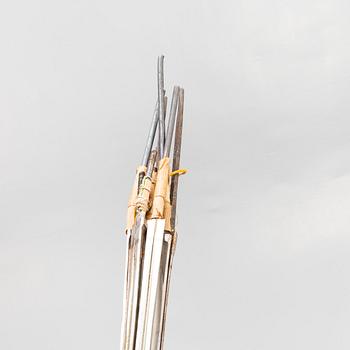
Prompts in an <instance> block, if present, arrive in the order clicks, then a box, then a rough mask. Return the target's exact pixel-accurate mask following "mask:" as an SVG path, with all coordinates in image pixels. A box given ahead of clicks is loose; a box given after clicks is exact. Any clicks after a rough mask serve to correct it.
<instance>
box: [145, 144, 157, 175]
mask: <svg viewBox="0 0 350 350" xmlns="http://www.w3.org/2000/svg"><path fill="white" fill-rule="evenodd" d="M156 159H157V150H153V151H152V152H151V156H150V157H149V162H148V166H147V173H146V176H147V177H152V173H153V169H154V165H155V163H156Z"/></svg>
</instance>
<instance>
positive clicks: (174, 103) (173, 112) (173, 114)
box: [164, 86, 179, 157]
mask: <svg viewBox="0 0 350 350" xmlns="http://www.w3.org/2000/svg"><path fill="white" fill-rule="evenodd" d="M178 101H179V87H178V86H175V87H174V90H173V96H172V98H171V107H170V113H169V122H168V129H167V135H166V139H165V146H164V156H165V157H169V155H170V148H171V141H172V139H173V134H174V126H175V120H176V110H177V104H178Z"/></svg>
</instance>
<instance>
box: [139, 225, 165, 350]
mask: <svg viewBox="0 0 350 350" xmlns="http://www.w3.org/2000/svg"><path fill="white" fill-rule="evenodd" d="M154 221H155V231H154V232H155V233H154V243H153V252H152V263H151V273H150V284H149V297H148V298H149V299H148V310H147V322H146V330H145V347H144V350H151V344H152V335H153V320H154V315H155V306H156V300H157V299H156V298H157V287H158V281H159V268H160V261H161V255H162V247H163V234H164V227H165V220H164V219H154Z"/></svg>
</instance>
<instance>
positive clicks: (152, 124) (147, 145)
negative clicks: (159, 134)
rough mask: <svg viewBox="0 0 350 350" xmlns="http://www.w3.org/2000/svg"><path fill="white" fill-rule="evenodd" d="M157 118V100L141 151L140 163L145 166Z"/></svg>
mask: <svg viewBox="0 0 350 350" xmlns="http://www.w3.org/2000/svg"><path fill="white" fill-rule="evenodd" d="M158 119H159V108H158V101H157V103H156V107H155V109H154V113H153V118H152V123H151V127H150V129H149V133H148V137H147V142H146V147H145V151H144V152H143V157H142V162H141V165H144V166H147V163H148V159H149V155H150V153H151V149H152V146H153V142H154V137H155V135H156V130H157V124H158Z"/></svg>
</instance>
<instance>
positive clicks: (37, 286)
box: [0, 0, 350, 350]
mask: <svg viewBox="0 0 350 350" xmlns="http://www.w3.org/2000/svg"><path fill="white" fill-rule="evenodd" d="M349 11H350V6H349V2H348V1H338V0H319V1H305V0H304V1H298V0H297V1H272V0H266V1H258V0H253V1H252V0H250V1H244V0H237V1H216V2H213V1H184V0H181V1H174V2H165V1H159V2H153V1H151V2H149V1H147V2H146V1H145V2H126V1H123V2H118V1H117V0H113V1H112V0H106V1H92V0H88V1H86V0H85V1H79V0H73V1H72V0H63V1H46V0H45V1H44V0H42V1H40V0H32V1H24V0H17V1H11V2H10V1H8V2H5V3H2V5H1V11H0V13H1V14H0V37H1V47H0V49H1V55H0V99H1V103H0V123H1V125H0V157H1V158H0V160H1V163H0V165H1V175H0V186H1V188H0V190H1V193H0V206H1V208H0V219H1V220H0V348H1V349H2V350H21V349H24V348H26V349H33V350H34V349H35V350H56V349H57V350H58V349H59V350H63V349H64V350H71V349H72V350H73V349H74V350H76V349H84V350H90V349H91V350H92V349H94V350H96V349H103V350H109V349H110V350H112V349H118V348H119V329H120V320H121V302H122V280H123V269H124V254H125V252H124V244H125V239H124V238H125V237H124V235H123V227H124V221H125V220H124V219H125V208H126V202H127V197H128V193H129V190H130V187H131V183H132V178H133V173H134V169H135V166H136V165H137V164H138V162H139V161H140V158H141V155H142V150H143V147H144V143H145V136H146V129H147V128H148V126H149V122H150V119H151V117H152V111H153V107H154V103H155V99H156V57H157V55H158V54H161V53H164V54H165V56H166V61H165V64H166V86H167V90H168V92H169V91H170V90H171V89H172V86H173V84H175V83H178V84H181V85H182V86H184V87H185V93H186V100H185V124H184V127H185V130H184V144H183V160H182V165H183V166H185V167H188V168H189V169H190V172H189V174H188V175H186V176H185V177H183V178H181V185H180V186H181V187H180V193H179V200H180V204H179V218H178V231H179V244H178V249H177V254H176V258H175V268H174V273H173V279H172V286H171V295H170V298H171V299H170V309H169V317H168V323H167V338H166V348H167V349H169V350H170V349H241V350H255V349H256V350H265V349H266V350H280V349H284V350H289V349H293V350H301V349H302V350H304V349H305V350H309V349H325V350H326V349H327V350H328V349H337V350H341V349H349V348H350V335H349V322H350V281H349V268H350V257H349V248H350V237H349V233H350V232H349V231H350V218H349V209H350V197H349V195H350V162H349V150H350V139H349V127H350V121H349V112H350V108H349V96H348V95H349V85H350V68H349V59H350V46H349V45H350V39H349V37H350V36H349V34H350V31H349V29H350V25H349V13H350V12H349Z"/></svg>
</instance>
